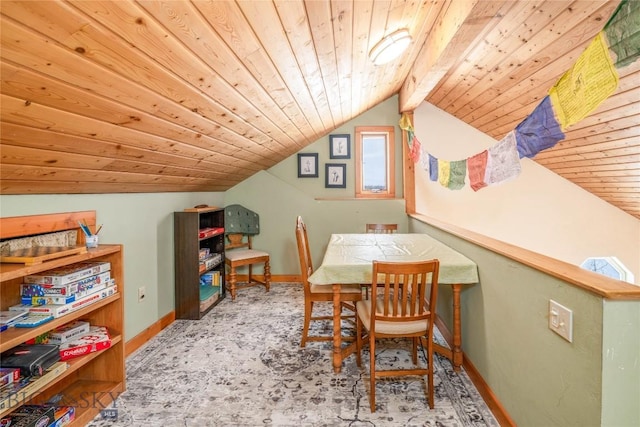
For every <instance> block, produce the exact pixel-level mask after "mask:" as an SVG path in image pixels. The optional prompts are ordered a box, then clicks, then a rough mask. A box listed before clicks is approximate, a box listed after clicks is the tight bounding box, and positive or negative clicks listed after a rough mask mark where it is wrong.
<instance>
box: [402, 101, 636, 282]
mask: <svg viewBox="0 0 640 427" xmlns="http://www.w3.org/2000/svg"><path fill="white" fill-rule="evenodd" d="M414 128H415V134H416V136H417V138H418V139H419V141H420V143H421V144H422V146H423V147H424V148H425V149H426V151H428V152H429V153H431V154H432V155H433V156H435V157H437V158H440V159H442V160H462V159H465V158H467V157H470V156H472V155H474V154H477V153H479V152H481V151H483V150H485V149H487V148H489V147H491V146H493V145H494V144H495V143H496V142H497V141H496V140H495V139H493V138H491V137H489V136H487V135H485V134H484V133H481V132H479V131H477V130H476V129H474V128H472V127H471V126H469V125H467V124H466V123H464V122H462V121H460V120H458V119H457V118H455V117H453V116H451V115H449V114H448V113H446V112H444V111H442V110H440V109H438V108H437V107H435V106H433V105H431V104H428V103H423V104H422V105H421V106H420V107H419V108H418V109H416V111H415V113H414ZM521 165H522V172H521V174H520V176H519V177H518V178H516V179H515V180H512V181H509V182H504V183H501V184H498V185H494V186H491V187H485V188H483V189H480V190H479V191H477V192H474V191H473V190H472V189H471V187H470V186H469V180H468V177H467V179H466V185H465V187H464V188H463V189H461V190H449V189H447V188H444V187H442V186H441V185H440V184H438V183H437V182H432V181H430V180H429V175H428V172H427V171H424V170H422V169H421V168H420V167H419V166H418V167H417V168H416V210H417V211H418V212H419V213H422V214H425V215H428V216H432V217H434V218H438V219H440V220H443V221H446V222H448V223H452V224H455V225H457V226H460V227H463V228H467V229H469V230H472V231H475V232H478V233H482V234H485V235H487V236H490V237H493V238H495V239H498V240H502V241H504V242H507V243H511V244H515V245H518V246H521V247H523V248H526V249H529V250H532V251H534V252H538V253H541V254H544V255H548V256H551V257H553V258H557V259H559V260H562V261H565V262H569V263H572V264H577V265H579V264H581V263H582V261H584V260H585V259H586V258H587V257H592V256H615V257H617V258H618V259H619V260H620V261H622V263H623V264H625V266H626V267H627V268H628V269H629V270H631V272H632V273H633V275H634V277H635V282H636V284H640V244H639V242H640V220H638V219H636V218H635V217H633V216H631V215H629V214H627V213H625V212H623V211H622V210H620V209H618V208H616V207H614V206H612V205H610V204H608V203H606V202H604V201H603V200H601V199H599V198H597V197H595V196H593V195H592V194H590V193H588V192H586V191H584V190H583V189H581V188H580V187H578V186H576V185H574V184H573V183H571V182H569V181H567V180H566V179H564V178H562V177H560V176H559V175H556V174H555V173H553V172H551V171H550V170H548V169H546V168H545V167H543V166H540V165H539V164H537V163H536V162H535V161H533V160H531V159H526V158H525V159H522V161H521Z"/></svg>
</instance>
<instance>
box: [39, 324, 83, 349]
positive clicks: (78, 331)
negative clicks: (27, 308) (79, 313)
mask: <svg viewBox="0 0 640 427" xmlns="http://www.w3.org/2000/svg"><path fill="white" fill-rule="evenodd" d="M88 332H89V322H85V321H83V320H76V321H73V322H71V323H67V324H66V325H62V326H60V327H58V328H56V329H54V330H53V331H51V332H49V338H48V339H49V343H51V344H64V343H65V342H67V341H72V340H73V339H75V338H78V337H81V336H83V335H85V334H87V333H88Z"/></svg>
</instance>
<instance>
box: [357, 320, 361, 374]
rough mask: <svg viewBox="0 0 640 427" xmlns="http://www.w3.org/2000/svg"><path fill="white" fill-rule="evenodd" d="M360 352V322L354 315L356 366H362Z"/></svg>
mask: <svg viewBox="0 0 640 427" xmlns="http://www.w3.org/2000/svg"><path fill="white" fill-rule="evenodd" d="M361 352H362V320H360V317H358V314H357V313H356V366H358V367H360V366H362V357H361V356H360V353H361Z"/></svg>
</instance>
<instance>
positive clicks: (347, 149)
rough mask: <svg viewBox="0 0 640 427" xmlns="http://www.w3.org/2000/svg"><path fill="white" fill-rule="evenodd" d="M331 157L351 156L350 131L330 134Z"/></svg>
mask: <svg viewBox="0 0 640 427" xmlns="http://www.w3.org/2000/svg"><path fill="white" fill-rule="evenodd" d="M329 158H330V159H350V158H351V135H349V134H348V133H345V134H335V135H329Z"/></svg>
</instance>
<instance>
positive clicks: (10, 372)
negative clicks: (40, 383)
mask: <svg viewBox="0 0 640 427" xmlns="http://www.w3.org/2000/svg"><path fill="white" fill-rule="evenodd" d="M19 379H20V369H18V368H0V386H3V385H5V384H9V383H12V382H15V381H18V380H19Z"/></svg>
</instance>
